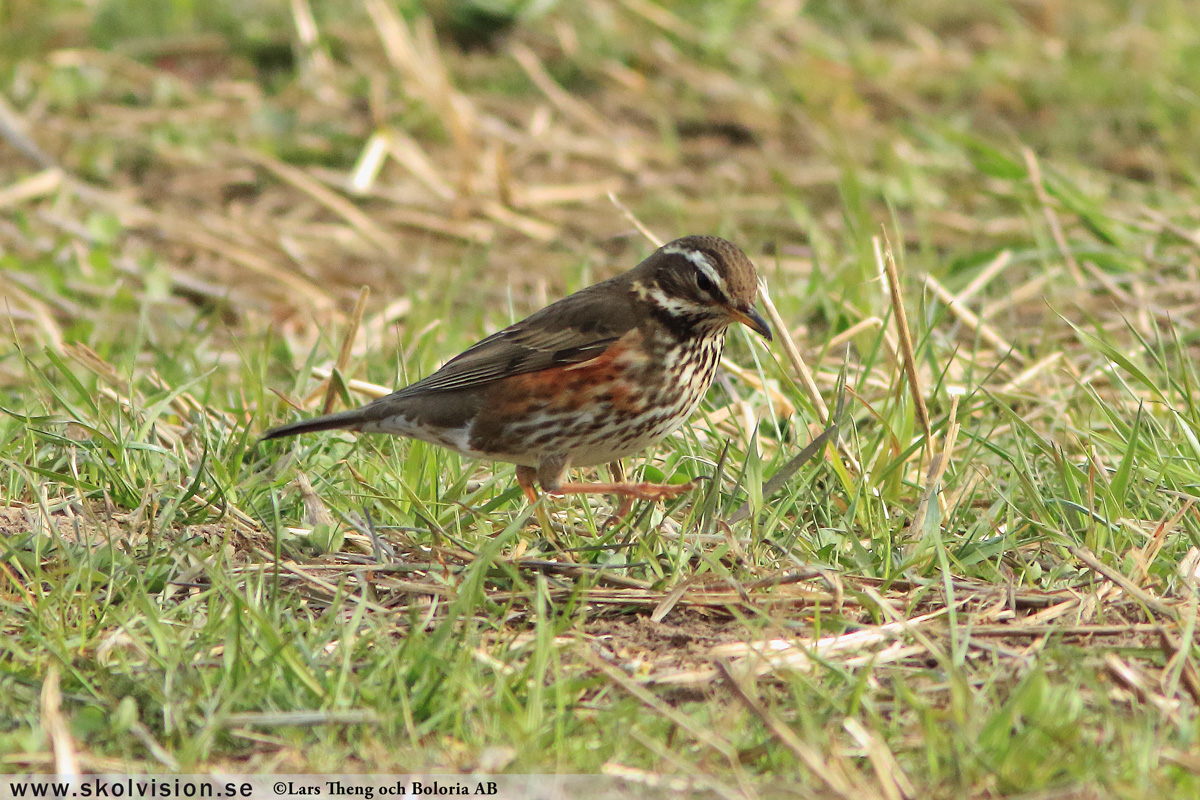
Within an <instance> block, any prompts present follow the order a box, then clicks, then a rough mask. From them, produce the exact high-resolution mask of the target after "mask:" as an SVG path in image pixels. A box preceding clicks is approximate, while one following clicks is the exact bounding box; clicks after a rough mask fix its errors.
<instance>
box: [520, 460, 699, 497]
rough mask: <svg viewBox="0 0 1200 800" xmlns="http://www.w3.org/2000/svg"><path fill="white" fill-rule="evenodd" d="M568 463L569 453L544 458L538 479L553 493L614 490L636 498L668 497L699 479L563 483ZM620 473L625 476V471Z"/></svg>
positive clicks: (608, 492)
mask: <svg viewBox="0 0 1200 800" xmlns="http://www.w3.org/2000/svg"><path fill="white" fill-rule="evenodd" d="M569 465H570V458H569V457H568V456H554V457H544V458H542V460H541V463H539V464H538V468H537V478H538V483H540V484H541V485H542V488H543V489H545V490H546V491H547V492H549V493H550V494H556V495H562V494H615V495H617V496H619V497H623V498H629V499H635V500H667V499H670V498H672V497H678V496H679V495H681V494H683V493H684V492H686V491H688V490H689V489H691V488H692V487H693V486H695V483H696V482H695V481H690V482H688V483H674V484H672V483H629V482H627V481H625V480H619V481H614V482H612V483H563V480H562V479H563V476H564V475H566V473H567V467H568V466H569ZM614 477H615V476H614ZM621 477H622V478H624V471H622V475H621Z"/></svg>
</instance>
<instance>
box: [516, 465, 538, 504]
mask: <svg viewBox="0 0 1200 800" xmlns="http://www.w3.org/2000/svg"><path fill="white" fill-rule="evenodd" d="M536 477H537V470H536V469H534V468H533V467H521V466H518V467H517V485H518V486H520V487H521V491H522V492H524V493H525V496H526V497H527V498H529V502H530V503H536V502H537V499H538V494H537V489H535V488H533V480H534V478H536Z"/></svg>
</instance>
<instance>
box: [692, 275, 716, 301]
mask: <svg viewBox="0 0 1200 800" xmlns="http://www.w3.org/2000/svg"><path fill="white" fill-rule="evenodd" d="M696 286H698V287H700V291H702V292H704V293H705V294H707V295H709V296H710V297H713V298H716V296H717V287H716V284H714V283H713V282H712V279H711V278H709V277H708V276H707V275H705V274H704V273H703V272H697V273H696Z"/></svg>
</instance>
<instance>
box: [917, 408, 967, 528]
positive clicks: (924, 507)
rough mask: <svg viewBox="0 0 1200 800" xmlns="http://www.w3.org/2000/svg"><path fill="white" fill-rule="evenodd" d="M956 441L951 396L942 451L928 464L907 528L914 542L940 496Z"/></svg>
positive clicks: (956, 414)
mask: <svg viewBox="0 0 1200 800" xmlns="http://www.w3.org/2000/svg"><path fill="white" fill-rule="evenodd" d="M957 439H958V395H957V394H956V395H953V397H952V398H951V401H950V419H949V422H948V423H947V426H946V436H945V438H944V440H943V442H942V450H941V452H939V453H938V454H937V455H935V456H934V457H933V458H932V459H931V460H930V462H929V469H928V470H927V471H926V473H925V491H924V493H923V494H922V495H921V502H920V503H918V504H917V510H916V511H915V512H913V517H912V522H911V523H910V524H909V526H908V532H909V534H910V536H912V538H913V539H914V540H916V541H918V542H919V541H920V540H921V539H922V534H923V532H924V529H925V517H926V516H927V515H928V514H929V504H930V503H932V502H933V500H934V498H935V497H940V496H941V485H942V478H943V477H944V476H945V475H946V468H947V467H949V466H950V455H951V453H953V452H954V444H955V442H956V440H957Z"/></svg>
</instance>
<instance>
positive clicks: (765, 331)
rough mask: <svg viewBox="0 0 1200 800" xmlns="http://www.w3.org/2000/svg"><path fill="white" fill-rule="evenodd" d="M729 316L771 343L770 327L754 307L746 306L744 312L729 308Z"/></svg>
mask: <svg viewBox="0 0 1200 800" xmlns="http://www.w3.org/2000/svg"><path fill="white" fill-rule="evenodd" d="M729 314H730V316H732V317H733V318H734V319H735V320H737V321H738V322H740V323H742V324H743V325H745V326H746V327H747V328H749V329H750V330H752V331H754V332H755V333H757V334H758V335H760V336H762V337H763V338H764V339H766V340H767V341H768V342H769V341H771V326H770V325H768V324H767V321H766V320H765V319H763V318H762V315H761V314H759V313H758V309H756V308H755V307H754V306H746V309H745V310H744V311H743V310H742V309H739V308H733V307H730V309H729Z"/></svg>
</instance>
